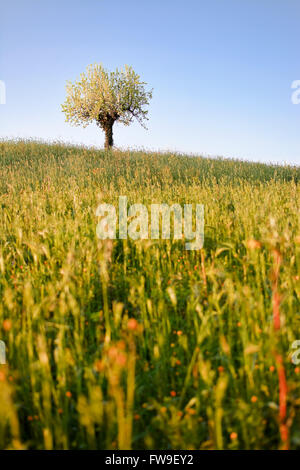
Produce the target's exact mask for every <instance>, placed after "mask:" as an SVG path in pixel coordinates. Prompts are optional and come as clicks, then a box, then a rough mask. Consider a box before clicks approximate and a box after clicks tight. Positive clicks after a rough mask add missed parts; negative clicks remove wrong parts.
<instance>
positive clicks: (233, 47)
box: [0, 0, 300, 164]
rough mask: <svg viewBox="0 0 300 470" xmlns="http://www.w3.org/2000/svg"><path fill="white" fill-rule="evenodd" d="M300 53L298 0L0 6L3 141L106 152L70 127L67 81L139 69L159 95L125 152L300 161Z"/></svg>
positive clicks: (22, 1) (4, 1)
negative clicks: (295, 99)
mask: <svg viewBox="0 0 300 470" xmlns="http://www.w3.org/2000/svg"><path fill="white" fill-rule="evenodd" d="M299 44H300V1H299V0H205V1H204V0H185V1H183V0H145V1H144V0H126V1H125V0H114V1H112V0H1V3H0V80H2V81H4V82H5V84H6V104H5V105H0V137H1V138H3V137H35V138H36V137H37V138H42V139H47V140H54V139H60V140H64V141H67V142H73V143H83V144H87V145H97V146H102V145H103V142H104V136H103V133H102V132H101V131H100V130H99V129H98V128H97V127H96V126H95V125H92V126H89V127H88V128H86V129H82V128H79V127H71V126H70V125H69V124H67V123H65V121H64V115H63V114H62V112H61V109H60V105H61V103H62V102H63V101H64V99H65V83H66V81H67V80H74V79H76V78H78V76H79V74H80V73H81V72H83V71H84V70H85V68H86V66H87V65H88V64H91V63H95V62H101V63H102V64H103V65H104V66H105V67H107V68H108V69H114V68H116V67H119V66H122V65H124V64H129V65H131V66H132V67H133V68H134V69H135V71H136V72H137V73H139V74H140V75H141V78H142V79H143V80H145V81H146V82H148V83H149V86H150V87H153V88H154V95H153V100H152V102H151V105H150V113H149V117H150V120H149V123H148V130H147V131H146V130H144V129H143V128H142V127H140V126H139V124H134V125H132V126H130V127H124V126H121V125H116V126H114V137H115V144H116V146H117V147H124V148H127V147H130V148H136V147H138V148H141V147H143V148H146V149H150V150H177V151H182V152H186V153H191V152H193V153H196V154H204V155H222V156H226V157H234V158H243V159H249V160H259V161H266V162H269V161H273V162H290V163H296V164H300V105H294V104H292V101H291V95H292V89H291V84H292V82H293V81H294V80H300V60H299Z"/></svg>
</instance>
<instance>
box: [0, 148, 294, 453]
mask: <svg viewBox="0 0 300 470" xmlns="http://www.w3.org/2000/svg"><path fill="white" fill-rule="evenodd" d="M299 183H300V168H299V167H288V166H276V165H264V164H258V163H248V162H241V161H235V160H224V159H222V158H216V159H212V158H201V157H188V156H184V155H179V154H178V155H177V154H172V153H164V154H159V153H151V152H144V151H118V150H115V151H102V150H95V149H87V148H84V147H82V148H81V147H75V146H71V145H62V144H59V143H58V144H51V145H50V144H49V145H47V144H45V143H39V142H31V141H28V142H24V141H18V142H13V141H11V142H8V141H1V142H0V207H1V211H0V339H1V340H2V341H4V342H5V344H6V353H7V363H6V364H5V365H1V366H0V448H1V449H287V448H290V449H300V380H299V378H300V366H297V365H296V364H294V363H293V361H292V359H291V358H292V353H293V349H292V344H293V342H294V341H296V340H299V339H300V331H299V330H300V329H299V327H300V218H299V214H300V213H299V207H300V185H299ZM119 195H126V196H127V197H128V203H129V204H133V203H143V204H145V205H146V206H149V205H150V204H151V203H162V202H165V203H168V204H173V203H180V204H182V205H183V204H185V203H199V204H204V206H205V243H204V247H203V249H202V250H199V251H187V250H185V249H184V244H183V243H182V242H181V241H178V240H172V239H171V240H137V241H133V240H130V239H127V240H119V239H117V240H113V241H111V240H104V241H101V240H99V239H98V238H97V236H96V226H97V217H96V215H95V211H96V208H97V206H98V205H99V203H101V202H108V203H111V204H115V205H117V204H118V197H119ZM299 357H300V355H299Z"/></svg>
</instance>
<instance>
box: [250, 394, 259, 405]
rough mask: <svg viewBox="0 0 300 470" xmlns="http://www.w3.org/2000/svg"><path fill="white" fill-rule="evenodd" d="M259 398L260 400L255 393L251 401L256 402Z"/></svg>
mask: <svg viewBox="0 0 300 470" xmlns="http://www.w3.org/2000/svg"><path fill="white" fill-rule="evenodd" d="M257 400H258V398H257V396H255V395H253V396H252V397H251V402H252V403H256V402H257Z"/></svg>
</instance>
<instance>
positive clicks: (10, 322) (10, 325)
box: [2, 318, 12, 331]
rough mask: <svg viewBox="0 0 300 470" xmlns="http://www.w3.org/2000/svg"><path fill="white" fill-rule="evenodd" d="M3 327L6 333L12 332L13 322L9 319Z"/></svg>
mask: <svg viewBox="0 0 300 470" xmlns="http://www.w3.org/2000/svg"><path fill="white" fill-rule="evenodd" d="M2 326H3V329H4V331H9V330H11V327H12V321H11V320H9V319H8V318H7V319H6V320H4V322H3V325H2Z"/></svg>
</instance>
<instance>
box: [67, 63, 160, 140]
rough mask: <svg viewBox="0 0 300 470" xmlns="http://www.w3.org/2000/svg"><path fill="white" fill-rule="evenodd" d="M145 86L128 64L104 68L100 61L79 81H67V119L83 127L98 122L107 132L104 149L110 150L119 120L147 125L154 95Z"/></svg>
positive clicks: (125, 122)
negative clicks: (111, 68) (115, 124)
mask: <svg viewBox="0 0 300 470" xmlns="http://www.w3.org/2000/svg"><path fill="white" fill-rule="evenodd" d="M145 85H146V83H145V82H142V81H140V77H139V75H137V74H136V73H135V72H134V70H133V69H132V67H129V66H127V65H126V66H125V67H124V69H121V70H118V69H116V71H115V72H109V71H107V70H105V69H104V68H103V67H102V65H101V64H95V65H89V66H88V67H87V70H86V73H82V74H81V75H80V80H79V81H76V82H75V83H72V82H67V87H66V89H67V98H66V100H65V102H64V103H63V105H62V110H63V112H64V113H65V116H66V121H67V122H70V124H72V125H75V126H80V125H82V126H83V127H86V126H88V125H89V124H90V123H91V122H93V121H96V123H97V125H98V126H99V127H100V128H101V129H102V130H103V131H104V132H105V148H106V149H110V148H111V147H112V146H113V125H114V123H115V122H116V121H118V122H121V123H123V124H125V125H126V126H128V125H129V124H130V123H131V122H132V121H133V120H134V118H135V119H137V121H138V122H139V123H140V124H141V125H142V126H143V127H146V126H145V124H144V121H145V120H147V119H148V118H147V114H148V111H147V110H146V109H145V107H146V106H147V105H148V104H149V101H150V99H151V98H152V90H151V91H146V90H145Z"/></svg>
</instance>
